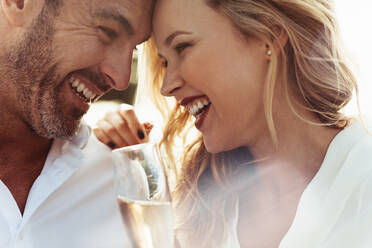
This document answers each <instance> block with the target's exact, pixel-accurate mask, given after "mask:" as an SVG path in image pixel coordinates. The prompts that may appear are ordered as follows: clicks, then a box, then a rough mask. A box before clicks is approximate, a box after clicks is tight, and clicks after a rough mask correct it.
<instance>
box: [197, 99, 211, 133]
mask: <svg viewBox="0 0 372 248" xmlns="http://www.w3.org/2000/svg"><path fill="white" fill-rule="evenodd" d="M210 108H211V104H209V105H208V106H207V107H206V109H205V110H204V111H203V113H201V114H200V115H199V116H198V117H197V118H196V120H195V127H196V128H197V129H199V130H200V129H201V127H202V125H203V123H204V120H205V118H207V115H208V113H209V109H210Z"/></svg>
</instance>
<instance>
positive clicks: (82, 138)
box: [67, 121, 92, 149]
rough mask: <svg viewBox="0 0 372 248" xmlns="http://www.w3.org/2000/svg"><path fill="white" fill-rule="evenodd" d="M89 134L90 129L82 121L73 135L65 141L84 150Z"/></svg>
mask: <svg viewBox="0 0 372 248" xmlns="http://www.w3.org/2000/svg"><path fill="white" fill-rule="evenodd" d="M91 132H92V128H91V127H90V126H88V125H87V124H86V123H85V122H84V121H81V123H80V125H79V127H78V130H77V131H76V133H75V135H73V136H72V137H69V138H67V139H68V141H69V142H70V143H72V144H74V145H75V146H77V147H78V148H80V149H84V147H85V146H86V145H87V143H88V140H89V136H90V134H91Z"/></svg>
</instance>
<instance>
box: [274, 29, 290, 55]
mask: <svg viewBox="0 0 372 248" xmlns="http://www.w3.org/2000/svg"><path fill="white" fill-rule="evenodd" d="M275 34H276V37H275V40H274V42H273V44H274V49H275V51H276V53H277V54H280V53H281V51H282V49H284V47H285V46H286V45H287V42H288V34H287V32H286V31H285V30H284V29H283V28H278V29H276V30H275Z"/></svg>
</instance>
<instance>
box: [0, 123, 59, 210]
mask: <svg viewBox="0 0 372 248" xmlns="http://www.w3.org/2000/svg"><path fill="white" fill-rule="evenodd" d="M0 134H1V135H0V180H1V181H3V183H4V184H5V185H6V186H7V187H8V188H9V190H10V192H11V193H12V194H13V197H14V199H15V200H16V202H17V204H18V207H19V209H20V211H21V212H22V213H23V211H24V208H25V205H26V200H27V197H28V193H29V191H30V189H31V187H32V185H33V183H34V181H35V180H36V178H37V177H38V176H39V175H40V173H41V170H42V169H43V167H44V163H45V160H46V157H47V155H48V152H49V149H50V147H51V144H52V140H51V139H46V138H42V137H40V136H38V135H37V134H36V133H34V132H33V131H32V130H31V129H30V128H29V127H28V126H27V125H26V124H25V123H24V122H21V121H16V120H15V119H14V118H9V116H8V118H7V117H5V118H2V119H1V120H0Z"/></svg>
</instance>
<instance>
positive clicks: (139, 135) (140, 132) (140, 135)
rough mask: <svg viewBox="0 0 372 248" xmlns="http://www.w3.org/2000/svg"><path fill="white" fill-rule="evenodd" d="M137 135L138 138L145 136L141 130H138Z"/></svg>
mask: <svg viewBox="0 0 372 248" xmlns="http://www.w3.org/2000/svg"><path fill="white" fill-rule="evenodd" d="M137 135H138V138H140V139H144V138H145V134H144V133H143V131H142V130H138V132H137Z"/></svg>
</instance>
